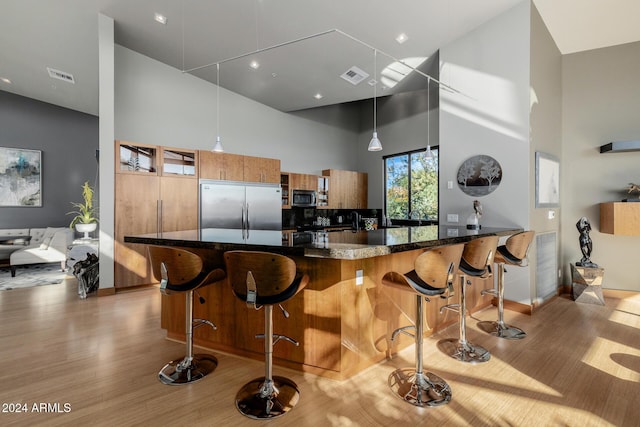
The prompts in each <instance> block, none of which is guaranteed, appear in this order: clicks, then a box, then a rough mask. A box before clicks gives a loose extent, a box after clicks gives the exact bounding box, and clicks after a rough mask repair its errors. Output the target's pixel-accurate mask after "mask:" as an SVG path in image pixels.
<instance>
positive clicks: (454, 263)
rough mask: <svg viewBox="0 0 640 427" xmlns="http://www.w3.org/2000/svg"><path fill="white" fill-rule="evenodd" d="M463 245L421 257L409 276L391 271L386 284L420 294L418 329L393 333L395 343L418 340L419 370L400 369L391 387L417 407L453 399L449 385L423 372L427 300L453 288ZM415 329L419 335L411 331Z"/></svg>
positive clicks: (438, 250) (431, 252) (416, 343)
mask: <svg viewBox="0 0 640 427" xmlns="http://www.w3.org/2000/svg"><path fill="white" fill-rule="evenodd" d="M462 249H463V245H462V244H458V245H450V246H442V247H438V248H435V249H430V250H427V251H426V252H423V253H422V254H420V255H419V256H418V257H417V258H416V260H415V262H414V268H415V269H414V270H412V271H410V272H409V273H406V274H400V273H396V272H389V273H387V274H385V275H384V277H383V278H382V283H383V284H384V285H387V286H392V287H395V288H397V289H400V290H402V291H409V292H413V293H414V294H415V295H416V318H415V326H413V325H411V326H405V327H402V328H399V329H396V330H395V331H393V333H392V334H391V341H392V342H393V341H394V340H395V339H396V338H397V336H398V334H401V333H403V334H405V335H408V336H410V337H413V338H414V339H415V352H416V353H415V354H416V365H415V368H400V369H396V370H395V371H393V372H392V373H391V375H390V376H389V387H390V388H391V391H393V393H394V394H395V395H396V396H398V397H400V398H401V399H403V400H404V401H405V402H408V403H410V404H412V405H415V406H440V405H444V404H446V403H449V401H450V400H451V388H450V387H449V384H447V382H446V381H445V380H443V379H442V378H440V377H439V376H437V375H435V374H433V373H431V372H426V373H425V372H423V366H422V365H423V360H422V359H423V356H422V350H423V349H422V343H423V335H424V314H423V301H422V300H423V299H425V300H427V301H430V300H429V297H430V296H442V295H443V294H444V293H445V291H446V290H447V289H450V290H451V289H452V287H453V277H454V274H455V271H456V270H457V268H458V263H459V262H460V256H461V254H462ZM409 329H415V333H414V334H411V333H410V332H407V331H408V330H409Z"/></svg>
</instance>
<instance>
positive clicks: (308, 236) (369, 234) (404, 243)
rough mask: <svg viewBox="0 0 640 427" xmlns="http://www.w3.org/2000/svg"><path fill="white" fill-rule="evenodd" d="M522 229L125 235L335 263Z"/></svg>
mask: <svg viewBox="0 0 640 427" xmlns="http://www.w3.org/2000/svg"><path fill="white" fill-rule="evenodd" d="M520 231H522V229H521V228H516V227H505V228H492V227H487V228H482V229H481V230H467V229H466V227H464V226H463V227H460V226H458V227H455V226H444V225H439V226H438V225H428V226H418V227H397V228H385V229H378V230H373V231H358V232H352V231H342V232H321V231H318V232H317V231H304V232H296V231H292V230H250V231H249V234H248V236H247V235H246V234H245V233H243V231H242V230H239V229H219V228H207V229H202V230H184V231H172V232H164V233H162V234H161V235H158V234H155V233H153V234H145V235H137V236H125V238H124V241H125V242H127V243H142V244H147V245H162V246H180V247H193V248H210V249H216V250H222V251H228V250H255V251H266V252H275V253H281V254H284V255H299V256H307V257H318V258H333V259H362V258H372V257H376V256H380V255H387V254H390V253H394V252H404V251H410V250H414V249H421V248H428V247H434V246H443V245H451V244H455V243H464V242H467V241H469V240H473V239H474V238H477V237H479V236H482V235H497V236H509V235H511V234H514V233H517V232H520Z"/></svg>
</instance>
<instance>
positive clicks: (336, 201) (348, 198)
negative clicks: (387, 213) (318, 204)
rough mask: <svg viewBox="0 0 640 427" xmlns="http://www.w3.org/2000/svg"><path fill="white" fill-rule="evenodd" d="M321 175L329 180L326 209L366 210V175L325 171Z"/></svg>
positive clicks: (336, 170) (335, 170) (333, 170)
mask: <svg viewBox="0 0 640 427" xmlns="http://www.w3.org/2000/svg"><path fill="white" fill-rule="evenodd" d="M322 175H323V176H327V177H328V178H329V189H328V191H327V194H328V198H329V200H328V204H327V207H328V208H330V209H366V208H367V198H368V194H367V193H368V182H367V174H366V173H363V172H354V171H344V170H338V169H327V170H324V171H322Z"/></svg>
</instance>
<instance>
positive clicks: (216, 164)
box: [198, 150, 244, 181]
mask: <svg viewBox="0 0 640 427" xmlns="http://www.w3.org/2000/svg"><path fill="white" fill-rule="evenodd" d="M198 158H199V162H200V178H206V179H222V180H227V181H243V178H244V156H241V155H239V154H228V153H214V152H212V151H204V150H201V151H199V152H198Z"/></svg>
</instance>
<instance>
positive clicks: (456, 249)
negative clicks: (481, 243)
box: [414, 244, 464, 288]
mask: <svg viewBox="0 0 640 427" xmlns="http://www.w3.org/2000/svg"><path fill="white" fill-rule="evenodd" d="M463 248H464V245H463V244H457V245H448V246H441V247H438V248H434V249H431V250H428V251H426V252H423V253H422V254H420V255H419V256H418V258H416V260H415V264H414V268H415V270H416V273H417V274H418V277H420V279H421V280H423V281H424V282H425V283H427V284H428V285H430V286H432V287H434V288H447V287H448V285H449V284H450V283H451V282H452V281H453V276H454V275H455V273H456V271H457V270H458V265H459V263H460V257H461V255H462V250H463Z"/></svg>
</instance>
